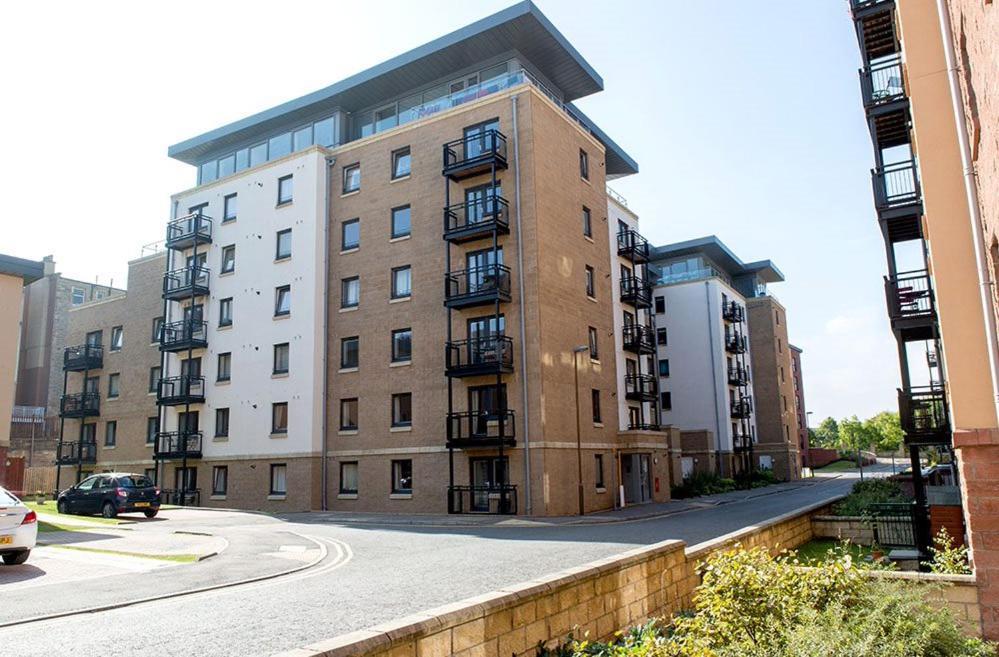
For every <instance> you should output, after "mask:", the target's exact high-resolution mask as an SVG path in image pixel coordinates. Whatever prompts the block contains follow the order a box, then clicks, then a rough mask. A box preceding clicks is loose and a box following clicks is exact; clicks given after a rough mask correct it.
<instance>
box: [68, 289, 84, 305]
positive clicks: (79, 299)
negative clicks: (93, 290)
mask: <svg viewBox="0 0 999 657" xmlns="http://www.w3.org/2000/svg"><path fill="white" fill-rule="evenodd" d="M86 300H87V291H86V290H84V289H83V288H82V287H74V288H73V289H72V290H71V291H70V303H71V304H73V305H74V306H79V305H80V304H82V303H83V302H84V301H86Z"/></svg>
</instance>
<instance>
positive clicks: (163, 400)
mask: <svg viewBox="0 0 999 657" xmlns="http://www.w3.org/2000/svg"><path fill="white" fill-rule="evenodd" d="M156 401H157V403H159V404H161V405H163V406H176V405H179V404H200V403H202V402H204V401H205V377H203V376H187V375H181V376H170V377H167V378H165V379H160V382H159V385H158V386H157V389H156Z"/></svg>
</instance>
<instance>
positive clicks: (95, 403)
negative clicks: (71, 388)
mask: <svg viewBox="0 0 999 657" xmlns="http://www.w3.org/2000/svg"><path fill="white" fill-rule="evenodd" d="M59 413H60V414H62V415H65V416H70V417H83V416H87V415H100V413H101V394H100V393H99V392H74V393H70V394H68V395H63V396H62V398H61V399H60V400H59Z"/></svg>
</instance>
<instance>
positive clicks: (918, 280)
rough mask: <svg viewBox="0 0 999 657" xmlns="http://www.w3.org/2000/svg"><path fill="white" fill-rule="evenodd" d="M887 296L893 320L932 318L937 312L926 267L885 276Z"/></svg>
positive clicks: (890, 315) (889, 314) (889, 313)
mask: <svg viewBox="0 0 999 657" xmlns="http://www.w3.org/2000/svg"><path fill="white" fill-rule="evenodd" d="M885 298H886V299H887V301H888V317H889V318H891V319H892V320H893V321H898V320H908V319H917V318H927V319H931V318H932V317H933V315H934V312H935V304H934V302H933V286H932V284H931V281H930V274H929V272H928V271H926V270H925V269H921V270H918V271H910V272H901V273H899V274H898V275H896V276H893V277H889V276H885Z"/></svg>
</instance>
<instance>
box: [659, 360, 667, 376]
mask: <svg viewBox="0 0 999 657" xmlns="http://www.w3.org/2000/svg"><path fill="white" fill-rule="evenodd" d="M659 376H669V359H668V358H663V359H662V360H661V361H659Z"/></svg>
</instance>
